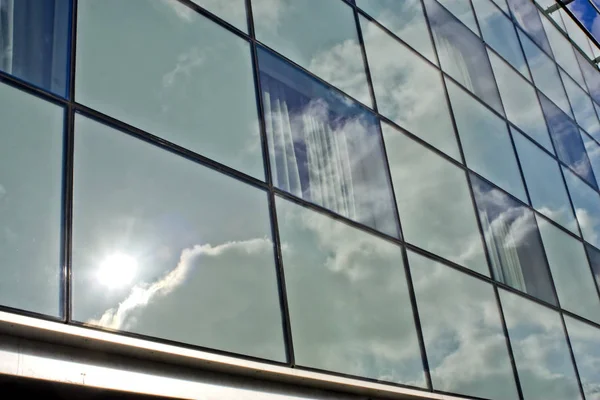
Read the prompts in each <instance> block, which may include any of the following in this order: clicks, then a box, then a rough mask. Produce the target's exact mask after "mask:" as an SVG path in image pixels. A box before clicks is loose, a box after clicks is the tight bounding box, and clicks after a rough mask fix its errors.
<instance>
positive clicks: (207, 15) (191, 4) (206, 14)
mask: <svg viewBox="0 0 600 400" xmlns="http://www.w3.org/2000/svg"><path fill="white" fill-rule="evenodd" d="M174 1H178V2H180V3H181V4H183V5H184V6H186V7H188V8H190V9H191V10H194V11H195V12H197V13H198V14H200V15H202V16H203V17H205V18H207V19H209V20H210V21H212V22H214V23H216V24H217V25H219V26H221V27H222V28H225V29H227V30H228V31H230V32H231V33H234V34H235V35H237V36H240V37H242V38H244V39H246V40H249V39H250V35H249V34H248V33H246V32H244V31H242V30H241V29H239V28H237V27H236V26H234V25H232V24H230V23H229V22H227V21H226V20H224V19H223V18H221V17H219V16H217V15H215V14H213V13H212V12H210V11H208V10H206V9H205V8H203V7H201V6H200V5H198V4H196V3H195V2H193V1H192V0H174Z"/></svg>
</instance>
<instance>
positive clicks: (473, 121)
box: [446, 80, 527, 202]
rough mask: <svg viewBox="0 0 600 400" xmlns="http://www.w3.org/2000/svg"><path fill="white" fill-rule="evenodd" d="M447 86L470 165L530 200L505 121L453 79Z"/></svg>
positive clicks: (513, 192)
mask: <svg viewBox="0 0 600 400" xmlns="http://www.w3.org/2000/svg"><path fill="white" fill-rule="evenodd" d="M446 85H447V87H448V94H449V95H450V102H451V103H452V112H453V113H454V119H455V121H456V126H457V128H458V133H459V136H460V141H461V143H462V148H463V151H464V154H465V160H466V163H467V166H468V167H469V168H471V169H472V170H473V171H475V172H477V173H478V174H480V175H482V176H484V177H485V178H486V179H489V180H491V181H492V182H494V183H495V184H496V185H498V186H499V187H501V188H503V189H504V190H506V191H508V192H510V193H511V194H513V195H514V196H515V197H518V198H519V199H521V200H522V201H524V202H527V195H526V194H525V188H524V187H523V181H522V179H521V174H520V172H519V166H518V164H517V158H516V156H515V152H514V150H513V145H512V142H511V140H510V135H509V133H508V129H507V126H506V122H505V121H504V120H503V119H502V118H500V117H498V116H496V115H495V114H494V113H493V112H491V111H489V110H488V109H487V108H486V107H485V106H483V105H482V104H481V103H479V102H478V101H477V100H475V99H474V98H473V97H472V96H471V95H469V94H468V93H467V92H465V91H464V90H462V89H461V88H460V87H459V86H458V85H456V84H455V83H453V82H452V81H450V80H447V81H446Z"/></svg>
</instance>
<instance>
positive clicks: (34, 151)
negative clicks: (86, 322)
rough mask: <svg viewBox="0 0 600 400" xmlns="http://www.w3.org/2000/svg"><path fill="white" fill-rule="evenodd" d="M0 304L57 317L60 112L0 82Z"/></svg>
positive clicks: (61, 130)
mask: <svg viewBox="0 0 600 400" xmlns="http://www.w3.org/2000/svg"><path fill="white" fill-rule="evenodd" d="M0 120H2V133H1V136H2V146H0V270H1V272H2V279H0V303H1V304H2V305H3V306H8V307H14V308H21V309H24V310H28V311H34V312H38V313H43V314H48V315H53V316H56V317H57V316H60V315H62V313H63V310H62V307H61V306H60V297H61V296H60V292H61V287H62V284H61V270H62V267H61V264H62V261H61V254H60V243H61V225H62V217H61V208H62V206H61V203H62V188H61V186H62V185H61V182H62V164H63V162H62V153H63V120H64V110H63V108H61V107H59V106H57V105H54V104H51V103H48V102H46V101H43V100H41V99H39V98H37V97H34V96H32V95H29V94H26V93H25V92H21V91H20V90H17V89H14V88H12V87H10V86H6V85H4V84H0Z"/></svg>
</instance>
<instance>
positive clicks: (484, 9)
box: [465, 0, 530, 79]
mask: <svg viewBox="0 0 600 400" xmlns="http://www.w3.org/2000/svg"><path fill="white" fill-rule="evenodd" d="M465 3H466V2H465ZM473 7H475V12H476V13H477V19H478V20H479V26H480V27H481V34H482V35H483V40H485V41H486V43H487V44H488V45H490V46H491V47H492V48H493V49H494V50H496V51H497V52H498V53H500V55H501V56H502V57H504V58H505V59H506V60H507V61H508V62H509V63H511V64H512V66H513V67H515V68H516V69H517V70H518V71H519V72H520V73H521V74H522V75H523V76H524V77H525V78H527V79H530V78H529V71H528V70H527V63H525V57H524V56H523V51H522V50H521V46H520V44H519V39H518V38H517V33H516V32H515V27H514V25H513V24H512V22H511V21H510V20H509V19H508V18H507V17H506V16H505V15H504V14H503V13H502V11H500V10H499V9H498V7H496V6H495V5H494V3H492V2H491V1H490V0H473Z"/></svg>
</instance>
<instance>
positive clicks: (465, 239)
mask: <svg viewBox="0 0 600 400" xmlns="http://www.w3.org/2000/svg"><path fill="white" fill-rule="evenodd" d="M382 128H383V135H384V139H385V145H386V149H387V154H388V158H389V162H390V169H391V173H392V180H393V182H394V191H395V194H396V203H397V204H398V211H399V212H400V220H401V222H402V230H403V233H404V236H405V239H406V241H407V242H409V243H412V244H414V245H416V246H419V247H421V248H423V249H425V250H427V251H430V252H432V253H435V254H437V255H439V256H441V257H444V258H446V259H448V260H450V261H453V262H455V263H457V264H460V265H463V266H465V267H467V268H470V269H472V270H474V271H476V272H479V273H480V274H484V275H487V276H489V269H488V266H487V262H486V260H485V256H484V250H483V244H482V242H481V235H480V233H479V229H478V227H477V220H476V216H475V211H474V209H473V203H472V201H471V196H470V194H469V188H468V186H467V185H468V183H467V180H466V176H465V173H464V171H462V170H461V169H460V168H458V167H456V166H454V165H453V164H452V163H450V162H449V161H446V160H444V159H443V158H442V157H440V156H438V155H436V154H435V153H433V152H432V151H430V150H427V149H426V148H425V147H423V146H422V145H420V144H418V143H416V142H414V141H413V140H411V139H410V138H408V137H407V136H405V135H404V134H403V133H401V132H400V131H397V130H395V129H394V128H393V127H391V126H390V125H387V124H382Z"/></svg>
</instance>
